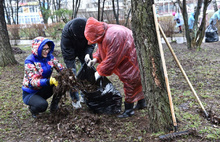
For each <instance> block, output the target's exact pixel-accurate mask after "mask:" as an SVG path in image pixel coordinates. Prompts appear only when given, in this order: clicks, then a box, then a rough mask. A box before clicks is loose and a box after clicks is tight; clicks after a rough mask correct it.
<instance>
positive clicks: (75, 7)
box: [72, 0, 81, 19]
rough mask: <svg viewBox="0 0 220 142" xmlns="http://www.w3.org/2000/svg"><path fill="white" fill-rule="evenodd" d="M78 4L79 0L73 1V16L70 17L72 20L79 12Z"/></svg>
mask: <svg viewBox="0 0 220 142" xmlns="http://www.w3.org/2000/svg"><path fill="white" fill-rule="evenodd" d="M80 3H81V0H76V1H75V0H73V16H72V19H73V18H76V16H77V13H78V11H79V6H80Z"/></svg>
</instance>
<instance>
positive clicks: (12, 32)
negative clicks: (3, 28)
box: [7, 25, 20, 40]
mask: <svg viewBox="0 0 220 142" xmlns="http://www.w3.org/2000/svg"><path fill="white" fill-rule="evenodd" d="M7 29H8V34H9V38H10V39H11V40H12V39H20V35H19V31H20V25H7Z"/></svg>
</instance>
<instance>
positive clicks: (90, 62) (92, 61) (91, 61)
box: [87, 58, 97, 67]
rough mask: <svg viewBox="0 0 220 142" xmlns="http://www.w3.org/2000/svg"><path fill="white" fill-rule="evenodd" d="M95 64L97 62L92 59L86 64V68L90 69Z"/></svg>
mask: <svg viewBox="0 0 220 142" xmlns="http://www.w3.org/2000/svg"><path fill="white" fill-rule="evenodd" d="M96 62H97V59H96V58H94V59H92V60H90V61H89V63H88V64H87V66H88V67H92V66H94V65H95V64H96Z"/></svg>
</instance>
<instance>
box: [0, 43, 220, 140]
mask: <svg viewBox="0 0 220 142" xmlns="http://www.w3.org/2000/svg"><path fill="white" fill-rule="evenodd" d="M219 44H220V43H219V42H215V43H203V44H202V46H201V48H200V49H199V50H188V49H187V47H186V45H185V44H176V43H172V44H171V46H172V47H173V49H174V52H175V54H176V56H177V58H178V59H179V61H180V63H181V65H182V67H183V69H184V70H185V72H186V74H187V75H188V77H189V80H190V81H191V83H192V85H193V87H194V89H195V90H196V92H197V94H198V95H199V97H200V99H201V101H202V103H203V104H204V106H205V108H206V109H207V111H209V110H212V111H213V112H214V114H215V116H216V118H219V116H220V115H219V114H220V109H219V108H220V103H219V98H220V96H219V94H220V90H219V87H220V86H219V84H220V80H219V77H220V70H219V64H220V56H219V54H220V48H219V47H220V45H219ZM163 47H164V49H165V51H164V53H165V58H166V64H167V70H168V75H169V80H170V87H171V91H172V95H173V102H174V109H175V113H176V117H177V120H178V129H179V131H183V130H188V129H194V130H195V131H196V132H197V134H195V135H189V136H181V137H174V138H173V139H172V141H193V142H197V141H204V142H206V141H219V139H220V130H219V127H220V126H219V122H218V121H215V122H216V123H214V122H211V121H210V120H208V119H206V118H205V117H204V116H203V112H202V111H201V108H200V106H199V104H198V102H197V101H196V99H195V97H194V96H193V93H192V91H191V90H190V87H189V86H188V84H187V82H186V81H185V79H184V77H183V75H182V73H181V71H180V70H179V68H178V66H177V64H176V63H175V60H174V59H173V57H172V55H171V53H170V52H169V49H168V48H167V46H166V45H163ZM22 49H23V50H24V48H21V49H20V48H19V47H14V49H13V51H14V53H15V58H16V60H17V61H18V62H19V64H17V65H14V66H7V67H5V68H0V80H1V85H0V90H2V91H1V92H2V93H1V96H0V99H1V102H0V110H1V117H0V141H8V142H17V141H21V142H30V141H37V142H44V141H45V142H46V141H54V142H63V141H65V142H67V141H73V142H74V141H76V142H78V141H79V142H93V141H94V142H104V141H109V142H110V141H116V142H121V141H144V142H150V141H160V140H159V138H158V136H160V135H162V134H164V133H159V132H158V133H152V132H150V130H149V125H148V122H149V120H148V115H147V113H148V110H147V108H146V109H143V110H137V111H135V115H134V116H132V117H130V118H125V119H119V118H117V117H116V115H106V114H94V113H93V112H91V111H89V109H88V107H87V106H86V104H84V103H82V108H81V109H78V110H74V109H73V108H72V105H71V101H70V97H69V95H68V93H67V94H66V97H65V98H63V101H62V103H61V104H60V109H59V111H58V112H57V113H55V114H51V113H50V111H49V109H48V110H47V111H46V112H44V113H41V114H39V115H38V117H37V118H36V119H34V118H32V117H31V114H30V112H29V110H28V107H27V106H26V105H25V104H24V103H23V101H22V90H21V84H22V79H23V65H24V63H23V62H24V60H25V58H26V57H27V55H28V54H30V50H25V51H22ZM55 53H56V55H55V56H56V57H57V58H58V59H59V60H60V61H61V62H63V59H62V55H61V52H60V50H59V49H58V48H57V49H55ZM109 80H111V82H112V83H113V84H114V86H115V87H116V89H117V90H119V91H120V93H121V95H122V96H124V93H123V88H122V87H123V85H122V83H121V82H120V81H119V79H118V77H117V76H115V75H112V76H111V77H109ZM48 102H49V104H50V102H51V99H49V100H48ZM123 109H124V106H123V105H122V111H123ZM166 141H168V140H166Z"/></svg>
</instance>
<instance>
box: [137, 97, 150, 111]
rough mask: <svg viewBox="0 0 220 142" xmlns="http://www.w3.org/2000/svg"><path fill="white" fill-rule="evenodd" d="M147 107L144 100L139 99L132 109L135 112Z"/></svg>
mask: <svg viewBox="0 0 220 142" xmlns="http://www.w3.org/2000/svg"><path fill="white" fill-rule="evenodd" d="M146 107H147V105H146V101H145V99H141V100H139V101H138V102H137V104H136V106H135V107H134V109H135V110H138V109H144V108H146Z"/></svg>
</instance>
